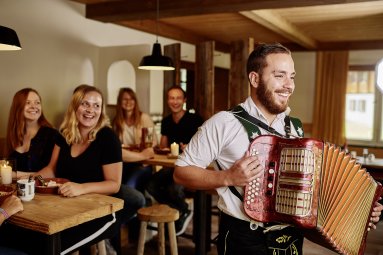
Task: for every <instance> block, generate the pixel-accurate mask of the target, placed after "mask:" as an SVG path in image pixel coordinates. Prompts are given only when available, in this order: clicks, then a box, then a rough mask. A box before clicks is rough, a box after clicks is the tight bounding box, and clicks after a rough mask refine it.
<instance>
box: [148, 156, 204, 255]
mask: <svg viewBox="0 0 383 255" xmlns="http://www.w3.org/2000/svg"><path fill="white" fill-rule="evenodd" d="M176 160H177V158H174V157H168V156H167V155H160V154H155V155H154V158H151V159H148V160H144V161H142V163H144V164H148V165H153V166H163V167H175V164H174V163H175V162H176ZM193 206H194V213H193V240H194V244H195V252H194V254H196V255H206V254H207V251H209V250H210V242H211V237H210V236H211V228H210V225H211V196H210V195H209V194H208V193H207V192H206V191H204V190H196V191H195V193H194V199H193Z"/></svg>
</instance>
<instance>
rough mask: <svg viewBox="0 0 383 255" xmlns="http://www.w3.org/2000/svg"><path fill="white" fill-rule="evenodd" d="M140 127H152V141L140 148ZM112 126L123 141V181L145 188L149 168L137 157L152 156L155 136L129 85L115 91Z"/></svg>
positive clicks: (142, 158) (148, 118)
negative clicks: (150, 144) (148, 145)
mask: <svg viewBox="0 0 383 255" xmlns="http://www.w3.org/2000/svg"><path fill="white" fill-rule="evenodd" d="M143 128H148V129H151V130H152V135H153V137H152V140H153V142H152V146H150V147H148V148H142V147H141V148H140V145H141V141H142V129H143ZM113 129H114V130H115V132H116V134H117V135H118V137H119V139H120V141H121V143H122V160H123V162H124V168H123V173H122V183H124V184H127V185H128V186H131V187H133V188H136V189H138V190H140V191H141V192H144V189H145V185H146V182H147V180H148V179H149V178H150V176H151V172H152V169H151V167H145V166H143V165H142V164H141V163H140V161H142V160H145V159H149V158H151V157H153V156H154V150H153V147H154V146H156V145H157V136H156V132H155V131H154V123H153V121H152V119H151V118H150V116H149V115H148V114H147V113H144V112H141V110H140V106H139V104H138V101H137V96H136V93H135V92H134V91H133V90H132V89H131V88H121V89H120V91H119V93H118V98H117V106H116V116H115V118H114V120H113Z"/></svg>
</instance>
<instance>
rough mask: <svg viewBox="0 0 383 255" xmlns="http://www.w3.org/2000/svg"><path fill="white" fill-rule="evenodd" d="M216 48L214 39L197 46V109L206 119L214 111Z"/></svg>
mask: <svg viewBox="0 0 383 255" xmlns="http://www.w3.org/2000/svg"><path fill="white" fill-rule="evenodd" d="M214 49H215V43H214V42H213V41H209V42H203V43H200V44H198V45H197V47H196V65H195V91H196V94H195V95H196V97H195V99H196V100H195V101H196V110H197V112H198V113H199V114H200V115H201V116H202V117H203V118H204V119H205V120H206V119H208V118H210V117H211V116H212V115H213V113H214V63H213V62H214V60H213V55H214Z"/></svg>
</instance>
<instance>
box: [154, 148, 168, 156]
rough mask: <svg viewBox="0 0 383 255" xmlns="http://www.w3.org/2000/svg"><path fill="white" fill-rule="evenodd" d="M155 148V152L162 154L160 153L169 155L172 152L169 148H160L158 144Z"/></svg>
mask: <svg viewBox="0 0 383 255" xmlns="http://www.w3.org/2000/svg"><path fill="white" fill-rule="evenodd" d="M153 150H154V153H155V154H160V155H168V154H169V153H170V149H169V148H162V149H160V147H158V146H156V147H154V148H153Z"/></svg>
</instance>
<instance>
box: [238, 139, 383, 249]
mask: <svg viewBox="0 0 383 255" xmlns="http://www.w3.org/2000/svg"><path fill="white" fill-rule="evenodd" d="M249 150H250V153H251V154H252V155H255V154H257V155H258V158H259V160H260V161H261V164H262V165H263V166H264V168H265V172H264V176H263V177H262V178H259V179H258V180H255V181H253V182H251V183H249V184H248V185H247V186H246V187H245V191H244V209H245V212H246V213H247V215H248V216H249V217H250V218H252V219H254V220H256V221H260V222H281V223H287V224H293V225H295V226H297V227H301V228H305V229H312V230H316V231H315V233H316V234H317V235H318V237H319V238H320V239H322V240H325V242H326V243H327V244H328V245H330V246H331V247H332V248H333V249H334V250H336V251H337V252H339V253H341V254H355V255H356V254H363V253H364V249H365V242H366V236H367V233H368V231H367V229H368V224H369V221H370V215H371V212H372V209H373V206H374V204H375V202H376V201H377V200H378V198H379V196H380V194H381V193H382V185H381V184H380V183H378V182H376V181H375V180H374V179H373V178H372V177H371V176H370V174H369V173H368V172H367V171H366V170H365V169H363V168H361V165H360V164H359V163H357V162H356V160H355V159H353V158H351V156H350V155H349V154H347V153H345V152H344V151H342V150H341V149H340V148H339V147H337V146H335V145H333V144H330V143H325V142H322V141H319V140H315V139H309V138H298V139H285V138H280V137H277V136H272V135H262V136H259V137H257V138H255V139H254V141H253V142H252V143H251V145H250V147H249Z"/></svg>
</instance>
